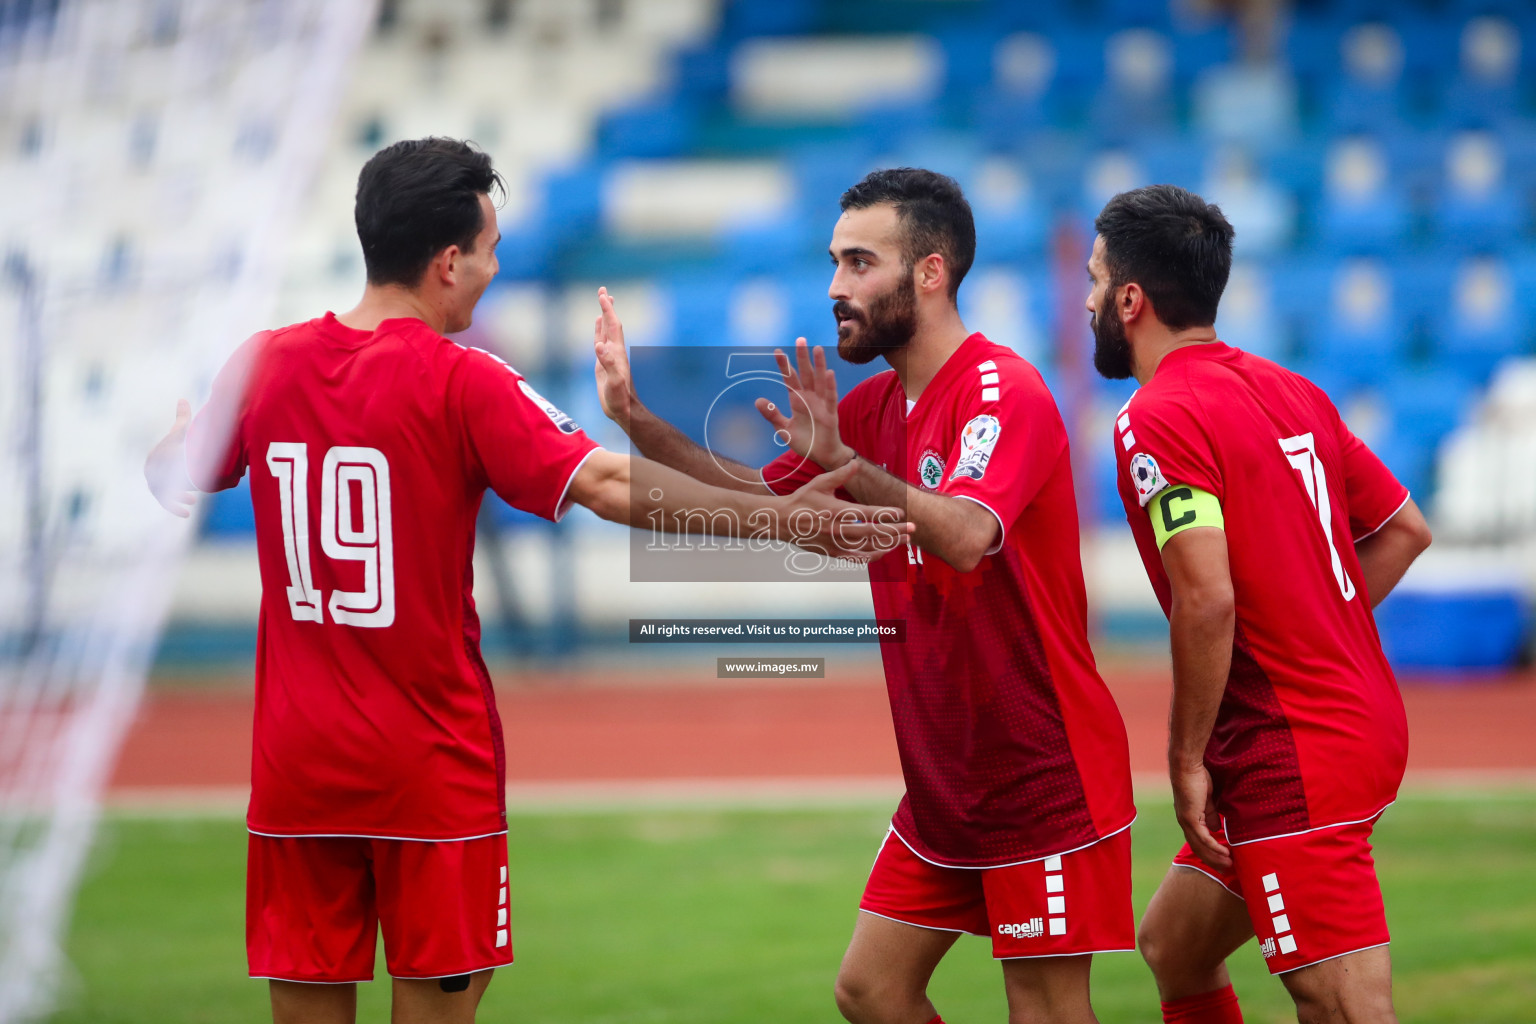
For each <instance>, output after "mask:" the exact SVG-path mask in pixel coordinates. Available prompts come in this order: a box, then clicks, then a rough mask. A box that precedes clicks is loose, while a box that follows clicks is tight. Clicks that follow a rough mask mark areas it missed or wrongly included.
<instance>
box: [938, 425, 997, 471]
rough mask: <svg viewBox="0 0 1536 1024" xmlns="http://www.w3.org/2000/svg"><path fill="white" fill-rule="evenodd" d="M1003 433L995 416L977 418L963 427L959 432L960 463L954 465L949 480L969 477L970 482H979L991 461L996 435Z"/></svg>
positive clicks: (995, 444)
mask: <svg viewBox="0 0 1536 1024" xmlns="http://www.w3.org/2000/svg"><path fill="white" fill-rule="evenodd" d="M1002 432H1003V425H1002V423H1000V422H999V421H998V419H997V417H996V416H977V417H976V418H975V419H973V420H971V422H969V423H967V424H966V425H965V429H964V430H962V431H960V461H958V462H956V463H955V471H954V472H953V473H951V474H949V478H950V479H951V480H958V479H960V478H961V477H969V478H970V479H972V480H980V479H981V477H982V474H984V473H986V471H987V463H988V462H990V461H991V460H992V449H993V448H994V447H996V446H997V438H998V435H999V434H1001V433H1002Z"/></svg>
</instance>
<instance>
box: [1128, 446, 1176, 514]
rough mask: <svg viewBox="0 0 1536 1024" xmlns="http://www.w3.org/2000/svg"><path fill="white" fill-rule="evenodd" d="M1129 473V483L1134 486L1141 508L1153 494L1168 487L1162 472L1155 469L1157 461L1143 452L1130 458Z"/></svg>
mask: <svg viewBox="0 0 1536 1024" xmlns="http://www.w3.org/2000/svg"><path fill="white" fill-rule="evenodd" d="M1130 473H1131V483H1133V484H1135V485H1136V497H1137V499H1138V500H1139V501H1140V502H1141V505H1142V507H1143V508H1145V507H1146V504H1147V502H1149V501H1151V500H1152V496H1153V495H1154V494H1156V493H1157V492H1158V491H1160V490H1162V489H1163V488H1164V487H1167V486H1168V481H1167V480H1165V479H1163V471H1162V470H1161V469H1158V468H1157V460H1156V459H1154V458H1153V457H1152V456H1150V455H1148V454H1146V453H1145V452H1137V453H1136V454H1135V455H1132V456H1131V465H1130Z"/></svg>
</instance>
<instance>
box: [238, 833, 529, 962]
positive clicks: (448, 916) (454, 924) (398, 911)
mask: <svg viewBox="0 0 1536 1024" xmlns="http://www.w3.org/2000/svg"><path fill="white" fill-rule="evenodd" d="M248 850H249V859H248V862H247V866H246V887H245V948H246V956H247V959H248V961H249V963H250V969H251V977H253V978H275V979H278V980H280V981H314V982H331V983H339V982H349V981H372V980H373V951H374V946H375V942H376V936H377V934H378V932H379V930H380V929H381V928H382V930H383V932H384V958H385V961H386V963H387V965H388V967H389V973H390V974H391V975H392V976H393V977H396V978H444V977H452V976H453V975H456V974H470V973H473V972H475V971H483V970H485V969H486V968H489V967H503V966H505V965H507V964H510V963H511V962H512V932H511V925H510V923H509V921H508V919H507V915H508V910H509V908H508V904H507V837H506V835H505V834H504V833H503V834H501V835H494V836H482V837H481V838H479V839H460V840H455V841H452V842H437V843H430V842H417V841H414V840H405V839H367V838H358V837H351V836H298V837H281V836H260V835H255V834H252V835H251V837H250V844H249V847H248Z"/></svg>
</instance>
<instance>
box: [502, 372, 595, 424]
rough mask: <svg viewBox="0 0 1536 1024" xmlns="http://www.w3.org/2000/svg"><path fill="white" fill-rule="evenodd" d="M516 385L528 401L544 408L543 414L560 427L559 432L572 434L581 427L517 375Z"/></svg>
mask: <svg viewBox="0 0 1536 1024" xmlns="http://www.w3.org/2000/svg"><path fill="white" fill-rule="evenodd" d="M517 386H518V387H520V388H522V389H523V394H525V395H527V396H528V400H529V401H530V402H532V403H533V404H534V405H536V406H538V407H539V408H540V409H543V410H544V415H545V416H548V417H549V419H550V421H551V422H552V423H554V425H555V426H557V427H559V428H560V433H562V434H574V433H576V431H578V430H580V429H581V428H580V427H578V426H577V425H576V421H575V420H573V419H571V418H570V417H569V416H567V415H566V414H565V413H563V412H561V411H560V409H559V407H558V406H556V405H555V403H553V402H551V401H550V400H549V399H547V398H545V397H544V396H543V395H541V394H539V393H538V392H537V391H535V390H533V385H531V384H529V383H528V382H527V381H526V380H523V379H522V378H521V377H519V378H518V381H517Z"/></svg>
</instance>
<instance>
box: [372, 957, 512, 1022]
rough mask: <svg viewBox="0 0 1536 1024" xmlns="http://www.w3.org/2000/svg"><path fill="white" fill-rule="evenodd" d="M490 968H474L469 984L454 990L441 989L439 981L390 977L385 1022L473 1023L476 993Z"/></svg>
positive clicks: (481, 989) (488, 979)
mask: <svg viewBox="0 0 1536 1024" xmlns="http://www.w3.org/2000/svg"><path fill="white" fill-rule="evenodd" d="M495 973H496V972H495V971H494V970H489V971H476V972H475V973H474V974H471V975H470V976H469V985H468V986H467V987H466V988H463V989H461V990H459V991H457V992H447V991H444V990H443V985H442V983H441V982H440V981H436V980H432V981H414V980H406V979H404V978H395V979H394V991H393V993H392V996H391V1001H390V1006H389V1024H474V1020H475V1010H476V1009H477V1008H478V1007H479V1005H480V997H481V996H483V995H485V988H486V986H487V985H489V984H490V983H491V975H492V974H495Z"/></svg>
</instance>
